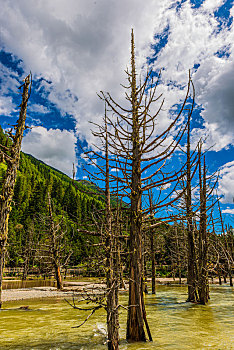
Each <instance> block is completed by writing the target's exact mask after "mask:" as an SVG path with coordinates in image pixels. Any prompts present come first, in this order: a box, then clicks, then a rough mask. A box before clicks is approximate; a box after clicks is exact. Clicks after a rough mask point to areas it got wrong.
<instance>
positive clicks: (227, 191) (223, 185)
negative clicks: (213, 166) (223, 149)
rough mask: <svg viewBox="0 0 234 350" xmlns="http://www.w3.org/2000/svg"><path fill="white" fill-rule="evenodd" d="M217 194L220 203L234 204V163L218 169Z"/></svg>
mask: <svg viewBox="0 0 234 350" xmlns="http://www.w3.org/2000/svg"><path fill="white" fill-rule="evenodd" d="M218 192H219V195H220V196H222V199H221V202H222V203H234V161H232V162H229V163H226V164H224V165H223V166H222V167H221V168H220V177H219V186H218Z"/></svg>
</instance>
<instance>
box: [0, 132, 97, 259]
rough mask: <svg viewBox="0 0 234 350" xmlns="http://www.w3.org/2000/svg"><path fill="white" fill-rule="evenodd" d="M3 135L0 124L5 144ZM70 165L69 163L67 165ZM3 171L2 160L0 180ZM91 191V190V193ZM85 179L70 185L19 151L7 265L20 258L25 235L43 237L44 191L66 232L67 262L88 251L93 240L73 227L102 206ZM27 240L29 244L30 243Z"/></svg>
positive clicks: (85, 220) (51, 170)
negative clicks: (69, 254)
mask: <svg viewBox="0 0 234 350" xmlns="http://www.w3.org/2000/svg"><path fill="white" fill-rule="evenodd" d="M6 140H7V139H6V135H5V134H4V133H3V131H2V129H1V127H0V142H1V143H6ZM71 166H72V164H71ZM4 171H5V164H4V162H1V163H0V179H2V178H3V174H4ZM91 190H92V193H91ZM95 191H96V193H97V194H93V192H94V188H93V187H92V186H91V184H89V183H88V182H86V181H76V182H75V184H73V181H72V179H70V178H69V177H68V176H66V175H65V174H63V173H61V172H60V171H58V170H56V169H53V168H51V167H50V166H48V165H46V164H44V163H43V162H41V161H39V160H37V159H36V158H34V157H32V156H31V155H28V154H25V153H23V152H21V159H20V167H19V171H18V174H17V181H16V185H15V191H14V198H13V204H12V211H11V214H10V220H9V240H8V242H9V248H8V252H9V259H8V263H7V265H8V266H19V265H20V263H21V262H22V261H23V255H24V254H25V247H26V246H27V245H28V243H29V242H27V240H29V238H30V239H31V240H33V242H34V243H35V244H37V245H38V243H39V242H40V241H41V242H44V241H45V240H46V234H47V228H46V224H45V221H46V218H47V217H48V193H49V194H50V196H51V199H52V205H53V212H54V215H55V217H56V220H57V222H59V221H60V222H62V223H63V229H64V231H66V235H65V237H66V239H65V240H66V249H67V250H69V249H71V250H72V252H73V253H72V255H71V260H70V263H71V264H77V263H79V262H80V261H81V259H83V258H84V257H86V256H88V255H89V254H90V253H92V249H93V248H92V245H91V244H90V245H87V243H86V241H87V239H88V240H89V241H91V242H92V241H93V240H95V238H93V239H92V237H90V236H89V237H87V236H86V235H85V234H84V233H82V234H81V233H78V232H77V228H78V227H79V228H80V227H82V223H84V222H87V221H88V219H89V217H90V212H91V210H92V208H93V207H95V208H97V209H99V208H102V207H104V204H103V199H102V195H101V191H99V193H98V188H95ZM33 242H31V243H30V244H31V246H32V245H33Z"/></svg>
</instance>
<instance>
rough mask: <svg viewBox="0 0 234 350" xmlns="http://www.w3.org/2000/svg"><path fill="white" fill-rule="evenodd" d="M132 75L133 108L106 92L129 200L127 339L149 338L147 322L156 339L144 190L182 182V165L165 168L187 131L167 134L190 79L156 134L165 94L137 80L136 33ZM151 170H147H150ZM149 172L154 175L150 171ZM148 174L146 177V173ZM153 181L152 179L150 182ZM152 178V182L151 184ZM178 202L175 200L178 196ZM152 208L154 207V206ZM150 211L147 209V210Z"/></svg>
mask: <svg viewBox="0 0 234 350" xmlns="http://www.w3.org/2000/svg"><path fill="white" fill-rule="evenodd" d="M126 73H127V79H128V83H129V86H128V87H127V89H129V91H130V93H129V94H128V93H126V100H127V101H128V103H129V104H130V106H129V108H125V107H122V106H120V105H119V104H118V103H117V102H115V101H114V100H113V98H112V97H111V96H110V94H109V93H104V92H102V96H101V98H102V99H103V100H104V101H105V102H106V104H107V106H108V107H109V108H110V109H111V111H112V112H113V118H107V121H108V124H109V125H110V131H109V132H108V135H109V145H110V148H111V150H112V154H114V155H115V156H116V157H117V158H118V166H117V167H116V168H117V171H119V174H120V176H119V181H120V183H121V186H120V192H121V193H125V196H126V197H128V198H130V236H129V250H130V252H129V260H130V261H129V271H130V272H129V302H128V318H127V340H129V341H146V334H145V329H144V326H145V327H146V330H147V333H148V337H149V340H152V337H151V333H150V329H149V325H148V322H147V317H146V311H145V303H144V298H143V273H144V271H143V258H142V256H143V255H142V249H143V246H142V237H143V212H142V211H143V208H142V194H143V192H147V191H148V190H150V189H153V188H155V187H157V188H160V187H161V186H163V185H165V184H166V183H168V181H170V182H171V183H173V186H172V191H173V190H174V187H175V183H176V184H177V183H178V181H179V177H180V176H181V169H180V170H179V171H178V172H176V173H173V175H172V174H171V173H165V174H163V172H162V168H163V167H164V165H165V163H166V160H167V159H168V158H169V157H170V156H171V155H172V154H173V152H174V151H175V149H176V148H177V146H178V144H179V142H180V140H181V138H182V136H183V134H184V132H185V127H184V125H183V126H181V127H179V130H177V132H176V136H175V138H174V139H173V141H172V142H171V143H170V144H169V145H168V143H167V141H168V136H169V135H170V132H171V131H172V129H175V125H176V122H177V121H178V120H179V118H180V116H181V114H182V112H183V110H184V107H185V104H186V101H187V99H188V96H189V92H190V81H189V84H188V89H187V94H186V97H185V99H184V102H183V104H182V107H181V109H180V111H179V113H178V115H177V116H176V117H175V119H174V120H173V121H172V123H171V124H170V125H169V127H168V128H167V129H166V130H165V131H163V132H162V133H161V134H160V135H158V134H156V132H155V130H156V119H157V116H158V114H159V113H160V111H161V109H162V106H163V102H164V101H163V100H162V101H161V102H160V104H159V107H158V110H157V112H156V113H153V114H151V108H152V104H153V103H154V102H156V101H158V100H159V99H160V98H161V95H160V96H159V97H157V98H156V96H155V95H156V88H157V85H158V83H159V78H160V74H159V77H158V80H157V82H156V83H155V82H154V81H153V79H152V76H151V73H148V74H147V76H146V78H145V80H144V82H143V83H140V84H139V86H138V84H137V73H136V67H135V44H134V35H133V31H132V35H131V72H129V71H128V70H127V72H126ZM146 173H147V174H146ZM149 174H150V175H149ZM144 176H145V177H144ZM151 180H152V181H151ZM149 182H150V183H149ZM175 200H176V199H175ZM161 207H162V201H161V202H158V203H157V205H156V206H155V207H154V208H153V210H158V209H159V208H161ZM149 211H150V210H149ZM148 213H149V212H147V210H144V214H145V215H147V214H148Z"/></svg>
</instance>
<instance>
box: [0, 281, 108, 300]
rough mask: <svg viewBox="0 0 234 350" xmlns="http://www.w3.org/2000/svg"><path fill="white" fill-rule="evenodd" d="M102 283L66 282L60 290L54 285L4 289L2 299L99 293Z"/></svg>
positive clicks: (60, 296) (63, 296)
mask: <svg viewBox="0 0 234 350" xmlns="http://www.w3.org/2000/svg"><path fill="white" fill-rule="evenodd" d="M104 287H105V285H104V284H100V283H90V282H67V283H65V286H64V289H63V290H62V291H59V290H57V289H56V288H55V287H31V288H20V289H4V290H3V291H2V301H3V302H6V301H13V300H26V299H41V298H67V297H72V296H73V295H76V296H77V295H81V294H83V293H86V292H87V293H93V294H96V293H100V292H101V290H102V289H103V288H104Z"/></svg>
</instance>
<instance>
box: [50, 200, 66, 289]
mask: <svg viewBox="0 0 234 350" xmlns="http://www.w3.org/2000/svg"><path fill="white" fill-rule="evenodd" d="M48 206H49V220H50V240H51V254H52V261H53V266H54V274H55V278H56V283H57V289H59V290H61V289H63V281H62V276H61V267H60V262H59V252H58V248H57V244H56V232H55V231H56V230H55V225H54V219H53V212H52V205H51V199H50V195H49V193H48Z"/></svg>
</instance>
